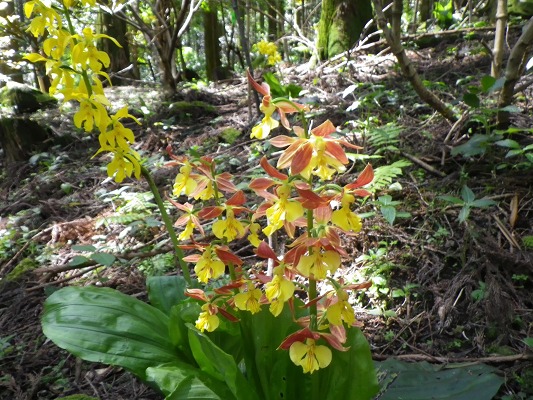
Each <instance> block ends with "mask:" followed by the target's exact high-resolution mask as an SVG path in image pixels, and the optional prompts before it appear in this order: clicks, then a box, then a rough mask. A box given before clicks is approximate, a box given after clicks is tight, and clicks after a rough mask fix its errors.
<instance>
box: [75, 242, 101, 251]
mask: <svg viewBox="0 0 533 400" xmlns="http://www.w3.org/2000/svg"><path fill="white" fill-rule="evenodd" d="M71 249H72V250H74V251H96V247H94V246H93V245H92V244H87V245H85V244H75V245H73V246H72V247H71Z"/></svg>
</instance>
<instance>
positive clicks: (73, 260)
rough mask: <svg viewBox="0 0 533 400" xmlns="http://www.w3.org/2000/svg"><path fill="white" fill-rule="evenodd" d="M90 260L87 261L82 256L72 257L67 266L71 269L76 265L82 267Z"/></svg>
mask: <svg viewBox="0 0 533 400" xmlns="http://www.w3.org/2000/svg"><path fill="white" fill-rule="evenodd" d="M89 261H91V260H89V259H88V258H87V257H84V256H74V257H72V258H71V260H70V261H69V262H68V264H67V265H70V266H71V267H76V266H78V265H83V264H85V263H87V262H89Z"/></svg>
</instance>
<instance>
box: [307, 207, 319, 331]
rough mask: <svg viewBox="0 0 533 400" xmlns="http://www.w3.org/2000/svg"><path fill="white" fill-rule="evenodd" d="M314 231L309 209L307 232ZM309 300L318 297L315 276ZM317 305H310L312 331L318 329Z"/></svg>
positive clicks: (311, 283)
mask: <svg viewBox="0 0 533 400" xmlns="http://www.w3.org/2000/svg"><path fill="white" fill-rule="evenodd" d="M312 232H313V210H307V234H308V235H309V237H311V235H312ZM312 251H313V248H312V247H309V254H311V252H312ZM307 293H308V295H309V301H312V300H314V299H316V296H317V289H316V280H314V279H313V276H310V277H309V289H308V292H307ZM317 315H318V311H317V307H316V303H313V304H311V306H310V307H309V317H310V321H309V329H311V330H312V331H316V330H318V324H317Z"/></svg>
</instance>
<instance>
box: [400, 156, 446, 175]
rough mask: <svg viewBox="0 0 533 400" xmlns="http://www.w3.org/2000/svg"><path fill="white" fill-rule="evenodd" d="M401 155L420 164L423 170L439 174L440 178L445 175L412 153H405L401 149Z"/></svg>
mask: <svg viewBox="0 0 533 400" xmlns="http://www.w3.org/2000/svg"><path fill="white" fill-rule="evenodd" d="M402 155H403V156H404V157H405V158H408V159H409V160H411V161H412V162H414V163H415V164H418V165H419V166H421V167H422V168H424V169H425V170H427V171H429V172H431V173H432V174H435V175H437V176H440V177H441V178H445V177H446V174H445V173H444V172H442V171H439V170H438V169H436V168H434V167H432V166H431V165H429V164H428V163H426V162H424V161H422V160H421V159H419V158H417V157H415V156H413V155H412V154H409V153H406V152H404V151H402Z"/></svg>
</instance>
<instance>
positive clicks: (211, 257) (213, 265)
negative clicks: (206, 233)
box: [194, 246, 226, 283]
mask: <svg viewBox="0 0 533 400" xmlns="http://www.w3.org/2000/svg"><path fill="white" fill-rule="evenodd" d="M225 269H226V266H225V265H224V263H223V262H222V261H221V260H220V258H219V257H218V255H217V253H216V252H215V250H214V248H213V246H207V247H206V249H205V250H204V252H203V253H202V255H201V256H200V259H199V260H198V262H197V263H196V265H195V266H194V272H195V273H196V275H197V276H198V280H199V281H200V282H203V283H207V281H209V279H216V278H218V277H219V276H221V275H222V274H224V270H225Z"/></svg>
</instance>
